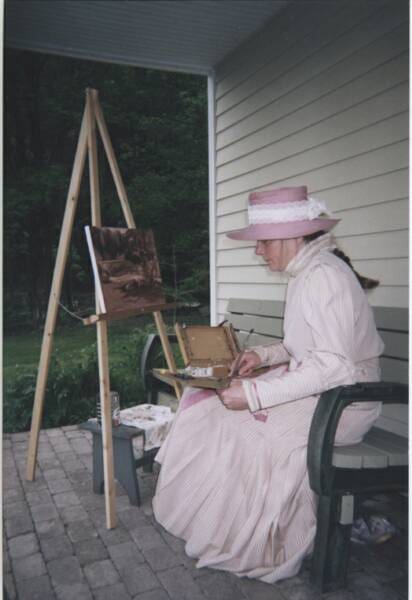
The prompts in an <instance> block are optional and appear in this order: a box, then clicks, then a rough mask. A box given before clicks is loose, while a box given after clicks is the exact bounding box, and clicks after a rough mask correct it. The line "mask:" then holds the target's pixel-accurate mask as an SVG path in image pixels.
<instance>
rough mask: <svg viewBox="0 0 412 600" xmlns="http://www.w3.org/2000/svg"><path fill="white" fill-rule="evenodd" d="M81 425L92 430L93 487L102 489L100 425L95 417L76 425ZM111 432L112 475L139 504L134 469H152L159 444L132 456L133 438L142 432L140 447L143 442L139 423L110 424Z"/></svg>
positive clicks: (136, 504) (133, 500)
mask: <svg viewBox="0 0 412 600" xmlns="http://www.w3.org/2000/svg"><path fill="white" fill-rule="evenodd" d="M79 427H80V429H87V430H88V431H91V432H92V434H93V491H94V493H95V494H103V493H104V473H103V445H102V428H101V426H100V425H99V423H97V422H95V421H87V422H86V423H81V424H80V425H79ZM112 434H113V460H114V476H115V478H116V479H117V481H118V482H119V483H120V484H121V485H122V486H123V487H124V489H125V490H126V492H127V495H128V496H129V500H130V504H133V505H134V506H140V504H141V498H140V490H139V481H138V478H137V473H136V469H138V468H139V467H143V469H144V470H145V471H148V472H151V471H152V470H153V461H154V457H155V456H156V454H157V451H158V450H159V448H152V449H151V450H147V451H146V450H143V456H142V457H141V458H135V456H134V452H133V438H135V437H138V436H141V437H142V438H143V440H142V441H143V448H144V442H145V432H144V430H143V429H139V428H138V427H127V426H126V425H118V426H117V427H113V428H112Z"/></svg>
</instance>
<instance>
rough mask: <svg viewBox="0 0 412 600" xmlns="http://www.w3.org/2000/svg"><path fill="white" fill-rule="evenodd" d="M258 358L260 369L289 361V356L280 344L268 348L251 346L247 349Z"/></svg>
mask: <svg viewBox="0 0 412 600" xmlns="http://www.w3.org/2000/svg"><path fill="white" fill-rule="evenodd" d="M249 350H253V352H256V354H257V355H258V356H259V358H260V361H261V366H262V367H268V366H271V365H280V364H282V363H288V362H289V361H290V354H289V352H288V351H287V350H286V348H285V346H284V345H283V343H282V342H278V343H277V344H271V345H269V346H253V347H251V348H249Z"/></svg>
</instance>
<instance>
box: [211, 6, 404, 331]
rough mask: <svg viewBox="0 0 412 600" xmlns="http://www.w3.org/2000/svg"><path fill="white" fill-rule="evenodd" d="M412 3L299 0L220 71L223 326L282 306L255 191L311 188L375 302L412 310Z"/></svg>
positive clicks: (280, 281)
mask: <svg viewBox="0 0 412 600" xmlns="http://www.w3.org/2000/svg"><path fill="white" fill-rule="evenodd" d="M407 9H408V5H407V3H405V2H402V1H400V2H385V1H379V0H378V1H377V2H375V3H368V2H359V3H354V2H348V3H346V2H341V3H330V4H327V3H326V4H325V3H315V4H314V3H291V4H290V5H289V6H288V7H287V8H286V9H285V10H284V11H283V12H282V13H280V14H279V15H278V16H277V17H276V18H275V19H273V21H272V22H271V23H269V25H268V26H267V27H266V28H265V29H264V30H262V32H261V33H260V34H259V35H256V36H254V37H253V38H251V39H250V40H249V41H248V42H247V43H246V44H244V45H243V46H242V47H241V48H239V49H238V50H237V51H236V52H235V53H233V54H232V55H231V56H229V57H228V58H227V59H226V61H225V62H224V63H222V64H220V65H218V67H217V68H216V102H215V106H216V120H215V124H216V138H215V147H216V218H217V224H216V310H217V315H216V320H219V319H221V318H223V315H224V313H225V311H226V306H227V301H228V300H229V298H232V297H234V298H250V299H266V300H283V299H284V292H285V278H284V276H282V275H281V274H273V273H269V272H268V271H267V270H266V268H265V267H264V266H263V265H262V263H261V261H260V260H259V259H258V258H257V257H255V256H254V253H253V244H252V243H248V242H238V241H234V240H229V239H228V238H227V237H226V235H225V234H226V232H227V231H229V230H231V229H236V228H238V227H243V226H244V225H245V224H246V211H245V209H246V206H247V199H248V195H249V193H250V192H251V191H252V190H256V189H270V188H271V187H276V186H284V185H307V186H308V188H309V191H310V192H311V193H312V194H313V195H315V196H317V197H319V198H322V199H324V200H325V201H326V202H327V205H328V207H329V208H330V209H331V210H332V211H333V212H334V214H335V215H336V216H337V217H338V218H340V219H342V221H341V223H340V224H339V225H338V226H337V227H336V229H335V233H336V237H337V239H338V242H339V244H340V245H341V247H342V248H343V249H344V250H345V251H346V252H347V253H348V254H349V255H350V256H351V258H352V259H353V264H354V266H355V268H357V269H358V270H359V272H361V273H362V274H365V275H368V276H371V277H376V278H378V279H379V280H380V282H381V285H380V286H379V287H378V288H377V289H376V290H374V291H373V292H371V293H370V301H371V304H373V305H375V306H377V305H381V306H400V307H405V306H407V305H408V287H407V286H408V199H407V198H408V127H409V120H408V72H409V67H408V35H409V33H408V10H407Z"/></svg>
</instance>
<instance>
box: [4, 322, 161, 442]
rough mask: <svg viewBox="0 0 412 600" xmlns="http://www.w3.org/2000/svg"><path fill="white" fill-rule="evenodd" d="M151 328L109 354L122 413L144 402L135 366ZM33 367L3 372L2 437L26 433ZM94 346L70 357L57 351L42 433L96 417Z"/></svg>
mask: <svg viewBox="0 0 412 600" xmlns="http://www.w3.org/2000/svg"><path fill="white" fill-rule="evenodd" d="M153 330H154V326H153V325H148V326H146V327H144V328H133V329H131V330H130V332H129V333H128V334H127V335H121V336H118V337H117V338H115V339H114V340H113V343H112V344H111V348H110V358H111V360H110V387H111V389H113V390H116V391H118V392H119V394H120V402H121V407H122V408H125V407H127V406H133V405H135V404H140V403H141V402H144V401H145V398H144V395H143V387H142V382H141V379H140V372H139V361H140V356H141V353H142V351H143V348H144V344H145V342H146V338H147V335H148V333H150V332H152V331H153ZM36 373H37V365H36V367H34V366H33V367H31V368H30V367H24V366H20V367H19V366H17V367H16V368H15V369H14V370H13V371H9V372H8V376H7V378H6V385H5V389H4V406H3V421H4V422H3V427H4V431H6V432H16V431H26V430H27V429H29V428H30V422H31V414H32V409H33V401H34V393H35V389H36ZM98 381H99V378H98V366H97V349H96V342H93V343H91V344H88V345H87V346H85V347H83V348H81V349H80V350H76V351H75V352H73V353H72V354H70V355H67V353H64V355H62V356H60V352H59V351H58V350H56V351H55V352H54V353H53V358H52V363H51V368H50V371H49V375H48V378H47V388H46V395H45V404H44V415H43V420H42V427H45V428H48V427H60V426H62V425H71V424H75V423H80V422H81V421H84V420H86V419H88V418H89V417H92V416H95V415H96V399H97V396H98V393H99V389H98Z"/></svg>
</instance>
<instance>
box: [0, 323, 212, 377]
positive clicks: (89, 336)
mask: <svg viewBox="0 0 412 600" xmlns="http://www.w3.org/2000/svg"><path fill="white" fill-rule="evenodd" d="M173 318H174V315H172V314H165V315H164V319H165V322H166V325H167V329H168V330H169V331H172V327H173ZM177 319H178V320H179V321H180V322H187V323H189V322H190V323H203V324H206V323H207V317H201V316H198V315H195V316H189V317H187V316H182V315H181V316H178V317H177ZM140 328H141V329H146V328H150V329H152V330H153V332H155V331H156V328H155V325H154V320H153V318H152V315H143V316H141V317H137V318H130V319H126V320H122V321H112V322H111V323H109V327H108V332H109V360H110V363H111V364H112V363H117V362H119V361H121V360H123V358H124V353H125V351H127V347H128V345H129V344H130V340H129V336H130V333H131V332H132V331H133V330H136V329H140ZM42 335H43V334H42V331H34V332H27V333H16V334H14V335H5V336H4V340H3V344H4V345H3V379H4V382H5V383H7V382H8V381H10V380H12V379H14V378H15V377H18V375H19V372H21V371H22V369H25V370H26V369H30V370H33V371H37V368H38V365H39V360H40V349H41V343H42ZM95 341H96V329H95V327H93V326H89V327H85V326H84V325H82V324H81V323H79V324H77V323H75V324H71V325H69V326H68V325H62V326H57V327H56V330H55V334H54V341H53V348H52V357H53V356H56V355H58V356H59V360H60V361H62V362H70V361H71V360H72V359H73V357H74V356H76V355H77V353H78V352H79V351H80V350H82V349H83V348H87V347H90V346H91V345H92V344H94V343H95ZM129 350H130V352H133V351H134V349H133V348H130V349H129ZM137 358H139V357H137ZM136 369H138V365H137V364H136Z"/></svg>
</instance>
